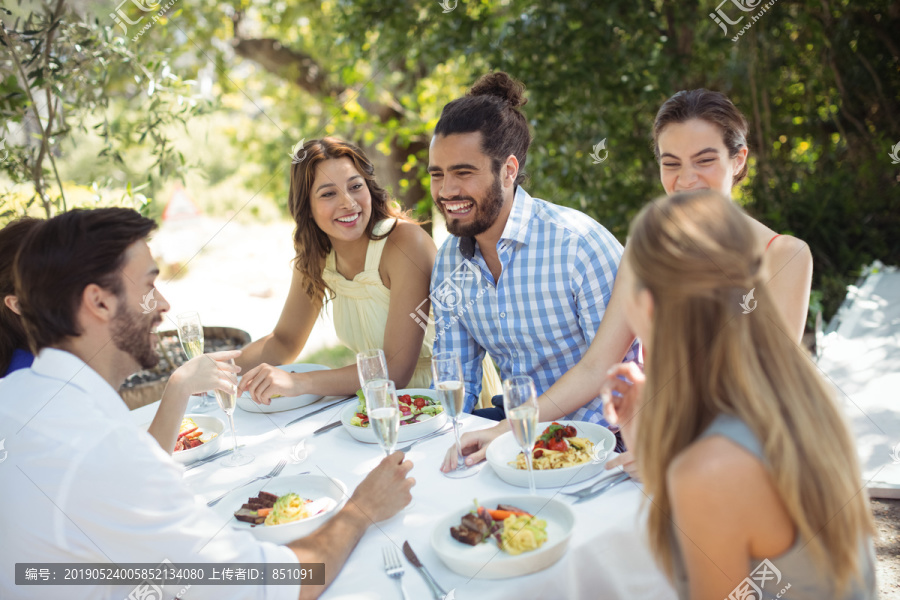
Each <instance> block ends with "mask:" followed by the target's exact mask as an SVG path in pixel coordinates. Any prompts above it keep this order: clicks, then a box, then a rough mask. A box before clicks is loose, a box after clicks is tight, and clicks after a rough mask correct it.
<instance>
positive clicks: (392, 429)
mask: <svg viewBox="0 0 900 600" xmlns="http://www.w3.org/2000/svg"><path fill="white" fill-rule="evenodd" d="M364 392H365V397H366V414H368V415H369V425H370V426H371V427H372V431H373V432H375V437H376V438H377V439H378V444H379V445H380V446H381V449H382V450H384V454H385V456H390V455H391V454H392V453H393V452H394V448H396V447H397V435H398V434H399V432H400V403H399V401H398V399H397V388H396V387H395V386H394V382H393V381H385V380H380V379H376V380H373V381H371V382H369V383H367V384H366V387H365V390H364Z"/></svg>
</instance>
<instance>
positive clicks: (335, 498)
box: [213, 475, 350, 544]
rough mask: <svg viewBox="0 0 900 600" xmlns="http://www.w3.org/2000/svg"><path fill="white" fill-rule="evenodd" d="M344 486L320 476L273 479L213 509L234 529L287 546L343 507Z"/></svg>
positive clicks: (245, 489) (238, 492) (239, 491)
mask: <svg viewBox="0 0 900 600" xmlns="http://www.w3.org/2000/svg"><path fill="white" fill-rule="evenodd" d="M349 497H350V496H349V494H348V493H347V486H346V485H344V484H343V483H342V482H341V481H339V480H337V479H331V478H330V477H324V476H321V475H292V476H286V477H276V478H274V479H270V480H267V481H260V482H257V483H256V485H255V486H249V487H247V486H245V487H242V488H239V489H237V490H235V491H234V492H232V493H230V494H228V495H227V496H225V498H223V499H222V500H221V501H220V502H219V503H218V504H216V505H215V507H214V508H213V509H214V510H215V511H216V513H217V514H219V515H220V516H221V517H222V519H223V520H224V519H230V520H231V526H232V527H233V528H234V529H238V530H243V531H249V532H250V533H252V534H253V536H254V537H256V538H257V539H259V540H262V541H264V542H272V543H275V544H287V543H288V542H291V541H293V540H296V539H298V538H301V537H304V536H307V535H309V534H311V533H312V532H314V531H315V530H316V529H318V528H319V527H321V526H322V525H323V524H324V523H325V522H326V521H328V520H329V519H330V518H331V517H333V516H334V515H335V514H337V512H338V511H339V510H340V509H341V508H342V507H343V506H344V504H345V503H346V502H347V499H348V498H349Z"/></svg>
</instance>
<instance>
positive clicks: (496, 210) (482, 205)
mask: <svg viewBox="0 0 900 600" xmlns="http://www.w3.org/2000/svg"><path fill="white" fill-rule="evenodd" d="M464 200H468V201H470V202H473V203H474V204H475V206H474V208H473V212H474V215H473V218H472V221H471V222H470V223H462V222H460V220H459V219H451V218H449V217H448V213H447V211H446V210H445V209H444V205H443V203H444V202H458V201H464ZM437 205H438V210H440V211H441V214H442V215H444V219H446V221H447V231H448V232H450V233H451V234H453V235H455V236H456V237H474V236H476V235H479V234H481V233H484V232H485V231H487V230H488V229H490V227H491V225H493V224H494V222H495V221H496V220H497V217H498V216H500V210H501V209H502V208H503V188H502V187H501V185H500V175H499V174H498V175H495V176H494V183H493V185H492V186H491V187H490V188H489V189H488V190H487V193H486V194H485V195H484V198H482V199H481V200H480V201H476V200H475V199H474V198H472V197H471V196H456V197H454V198H440V197H439V198H438V202H437ZM452 214H453V213H450V216H452Z"/></svg>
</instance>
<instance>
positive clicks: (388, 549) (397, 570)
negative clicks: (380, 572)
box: [382, 546, 409, 600]
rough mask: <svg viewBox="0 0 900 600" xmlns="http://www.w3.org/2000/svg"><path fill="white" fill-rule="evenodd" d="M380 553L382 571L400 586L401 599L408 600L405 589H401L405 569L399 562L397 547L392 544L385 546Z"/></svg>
mask: <svg viewBox="0 0 900 600" xmlns="http://www.w3.org/2000/svg"><path fill="white" fill-rule="evenodd" d="M382 553H383V554H384V572H385V573H387V576H388V577H390V578H391V579H396V580H397V585H399V586H400V593H401V594H403V600H409V596H407V595H406V590H405V589H403V581H401V578H402V577H403V574H404V573H405V572H406V570H405V569H404V568H403V565H402V564H401V563H400V555H399V554H397V549H396V548H394V547H393V546H385V547H384V549H383V551H382Z"/></svg>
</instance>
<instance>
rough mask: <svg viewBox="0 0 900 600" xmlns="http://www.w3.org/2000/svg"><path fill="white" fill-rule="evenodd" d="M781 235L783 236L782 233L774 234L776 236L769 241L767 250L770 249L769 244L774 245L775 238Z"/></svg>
mask: <svg viewBox="0 0 900 600" xmlns="http://www.w3.org/2000/svg"><path fill="white" fill-rule="evenodd" d="M780 237H781V234H780V233H779V234H778V235H776V236H774V237H773V238H772V239H771V240H769V243H768V244H766V250H768V249H769V246H771V245H772V242H774V241H775V238H780Z"/></svg>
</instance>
